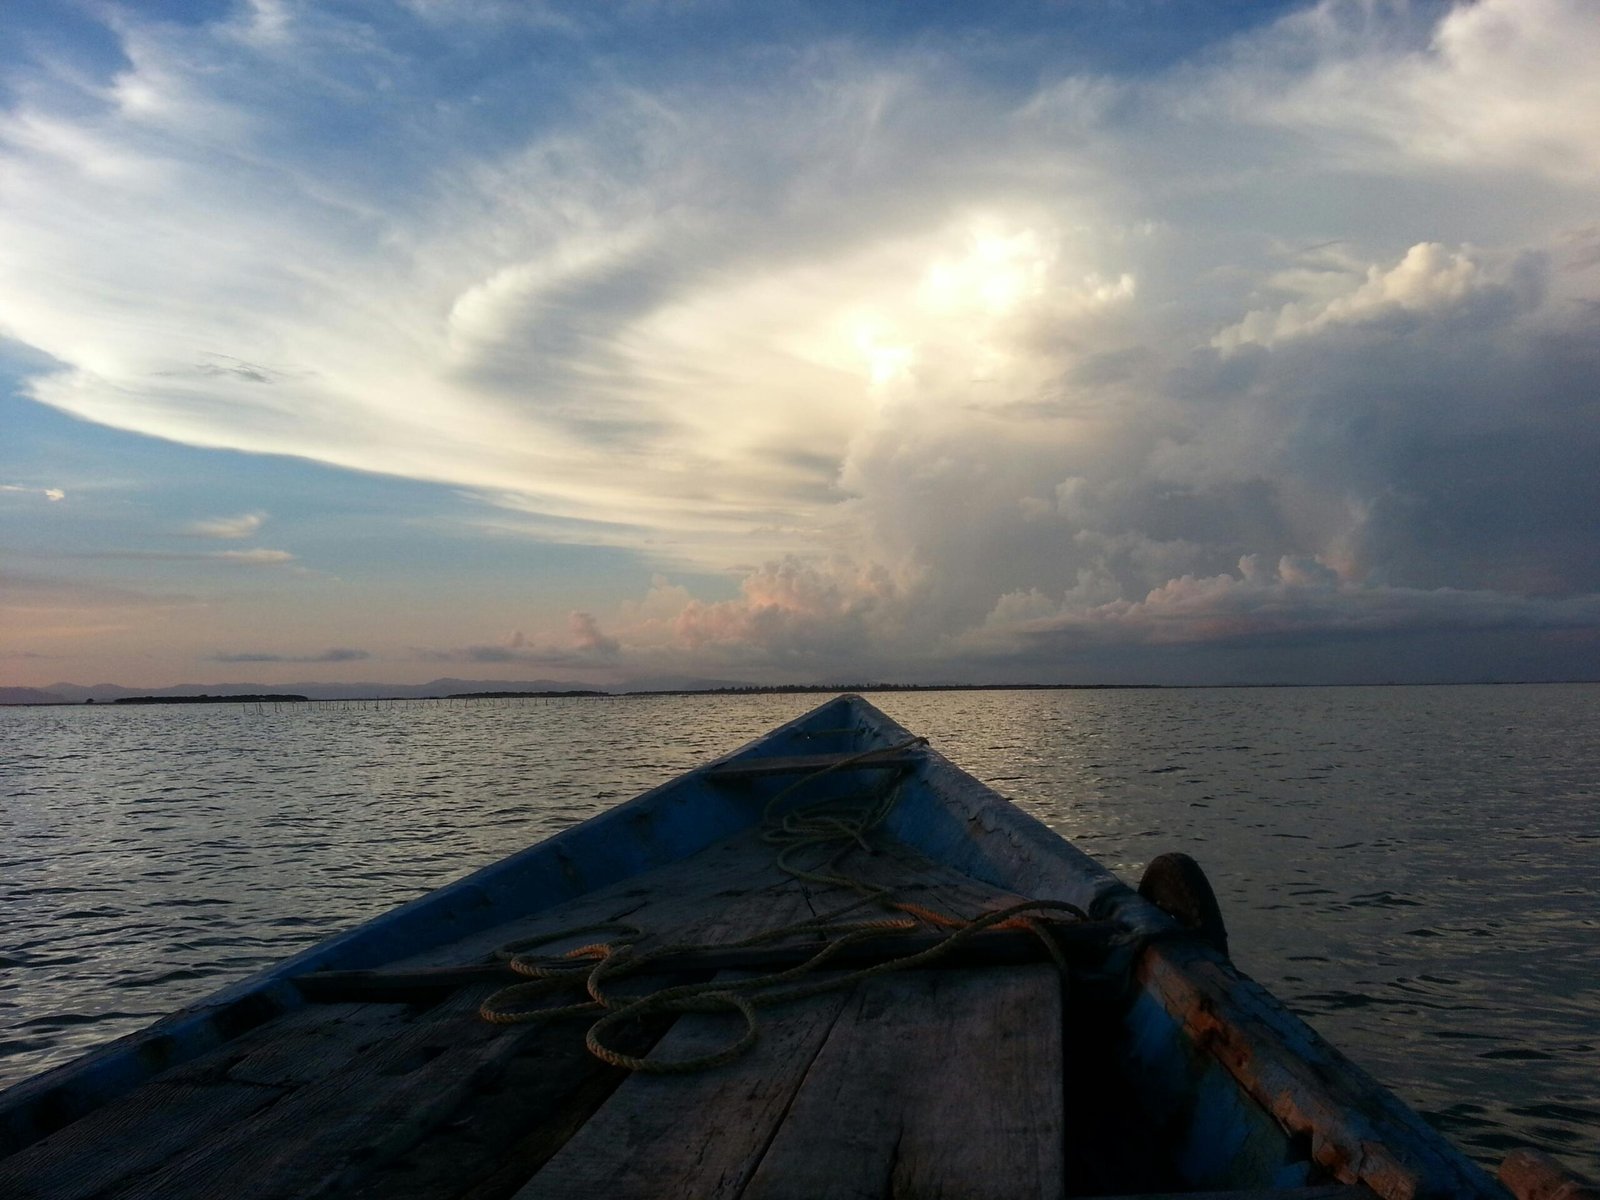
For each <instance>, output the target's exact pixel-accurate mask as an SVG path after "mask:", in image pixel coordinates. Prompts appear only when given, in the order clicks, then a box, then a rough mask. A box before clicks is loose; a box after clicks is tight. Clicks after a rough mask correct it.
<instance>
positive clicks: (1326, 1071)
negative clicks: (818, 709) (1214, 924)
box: [1136, 942, 1492, 1200]
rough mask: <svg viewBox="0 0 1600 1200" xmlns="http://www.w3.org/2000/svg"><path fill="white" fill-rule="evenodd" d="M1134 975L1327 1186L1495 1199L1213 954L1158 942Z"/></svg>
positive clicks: (1415, 1121) (1468, 1167)
mask: <svg viewBox="0 0 1600 1200" xmlns="http://www.w3.org/2000/svg"><path fill="white" fill-rule="evenodd" d="M1136 974H1137V977H1138V979H1139V982H1140V983H1141V985H1142V986H1143V987H1144V988H1146V989H1147V990H1148V991H1149V992H1150V993H1151V994H1152V995H1153V996H1155V997H1157V998H1158V999H1159V1001H1160V1002H1161V1004H1162V1005H1163V1006H1164V1007H1165V1008H1166V1011H1167V1012H1168V1014H1170V1016H1171V1018H1172V1019H1173V1021H1174V1022H1176V1023H1177V1025H1178V1026H1179V1027H1180V1028H1181V1029H1182V1030H1183V1032H1184V1034H1185V1036H1186V1037H1187V1038H1188V1039H1189V1040H1190V1041H1191V1042H1192V1043H1193V1044H1195V1045H1197V1046H1203V1047H1205V1048H1206V1049H1207V1051H1208V1052H1209V1053H1210V1055H1211V1056H1212V1057H1214V1058H1215V1060H1216V1061H1217V1062H1218V1063H1220V1064H1221V1065H1222V1066H1223V1067H1224V1068H1225V1069H1226V1070H1227V1071H1228V1073H1229V1074H1230V1075H1232V1077H1233V1078H1234V1080H1235V1081H1236V1083H1237V1084H1238V1086H1239V1087H1240V1088H1242V1089H1243V1090H1244V1094H1245V1095H1247V1096H1251V1097H1254V1099H1255V1101H1256V1103H1258V1104H1259V1105H1260V1106H1261V1107H1262V1108H1263V1109H1264V1110H1265V1111H1267V1112H1269V1113H1271V1114H1272V1115H1273V1116H1274V1117H1275V1118H1276V1119H1277V1120H1278V1122H1279V1123H1280V1124H1281V1125H1282V1126H1283V1127H1284V1128H1285V1129H1287V1130H1288V1131H1289V1132H1290V1133H1291V1134H1294V1135H1297V1136H1300V1137H1304V1138H1306V1139H1308V1140H1309V1143H1310V1147H1311V1157H1312V1160H1313V1161H1314V1162H1315V1163H1316V1164H1317V1165H1318V1166H1319V1167H1320V1168H1321V1169H1322V1170H1323V1171H1325V1172H1327V1173H1328V1174H1329V1175H1331V1176H1333V1178H1334V1179H1336V1180H1338V1181H1339V1182H1342V1183H1361V1184H1364V1185H1366V1186H1367V1187H1368V1188H1370V1189H1371V1190H1372V1191H1373V1193H1375V1194H1376V1195H1377V1196H1379V1197H1382V1198H1383V1200H1423V1198H1429V1200H1431V1198H1435V1197H1436V1198H1438V1200H1445V1198H1447V1197H1464V1196H1482V1195H1488V1194H1492V1193H1491V1192H1489V1191H1488V1190H1487V1189H1486V1187H1485V1186H1484V1184H1485V1183H1486V1181H1484V1180H1481V1179H1480V1178H1478V1176H1477V1169H1476V1168H1475V1167H1474V1166H1473V1165H1472V1164H1470V1163H1468V1162H1466V1161H1465V1160H1458V1159H1457V1158H1456V1157H1455V1155H1454V1154H1453V1153H1452V1152H1451V1150H1450V1148H1449V1147H1448V1145H1447V1144H1445V1143H1443V1142H1442V1141H1440V1140H1439V1139H1438V1138H1436V1137H1435V1136H1433V1135H1432V1131H1431V1130H1429V1129H1428V1128H1427V1127H1426V1125H1424V1124H1423V1122H1422V1119H1421V1118H1420V1117H1419V1116H1417V1115H1416V1114H1415V1113H1414V1112H1412V1111H1411V1110H1410V1109H1407V1108H1406V1107H1405V1106H1404V1105H1402V1104H1401V1103H1400V1101H1399V1100H1398V1099H1396V1098H1395V1097H1394V1096H1393V1095H1391V1094H1390V1093H1388V1092H1386V1091H1384V1090H1383V1089H1382V1088H1380V1087H1379V1086H1378V1085H1377V1084H1376V1083H1375V1082H1374V1081H1373V1080H1372V1079H1371V1077H1370V1076H1368V1075H1367V1074H1366V1072H1364V1071H1362V1070H1361V1069H1360V1068H1359V1067H1357V1066H1356V1065H1355V1064H1354V1063H1352V1062H1350V1061H1349V1060H1348V1059H1345V1058H1344V1057H1342V1056H1341V1055H1339V1054H1338V1053H1337V1052H1336V1051H1335V1050H1333V1048H1332V1047H1330V1046H1329V1045H1328V1044H1327V1043H1326V1042H1324V1041H1323V1040H1322V1039H1321V1038H1320V1037H1318V1036H1317V1035H1316V1034H1315V1033H1314V1032H1313V1031H1312V1030H1311V1029H1310V1028H1308V1027H1307V1026H1305V1025H1302V1024H1300V1023H1299V1022H1298V1021H1296V1020H1295V1019H1294V1018H1293V1017H1291V1016H1290V1015H1289V1014H1288V1013H1287V1012H1285V1011H1284V1010H1283V1008H1282V1007H1281V1006H1280V1005H1279V1004H1278V1003H1277V1002H1276V1001H1274V1000H1273V998H1272V997H1271V996H1270V995H1268V994H1267V993H1266V991H1265V990H1264V989H1263V988H1262V987H1261V986H1260V985H1259V984H1257V983H1255V982H1254V981H1253V980H1251V979H1250V978H1248V977H1247V976H1245V975H1243V974H1242V973H1241V972H1239V971H1238V970H1236V969H1235V968H1234V967H1233V966H1232V964H1230V963H1227V962H1225V961H1224V960H1222V959H1221V958H1220V957H1218V956H1217V955H1216V954H1215V953H1214V952H1213V951H1211V950H1208V949H1206V948H1204V947H1201V946H1198V945H1186V944H1184V943H1183V942H1172V943H1160V944H1156V945H1153V946H1151V947H1150V948H1149V949H1147V950H1146V951H1145V953H1144V955H1143V957H1142V958H1141V959H1140V962H1139V966H1138V970H1137V972H1136ZM1491 1186H1492V1185H1491Z"/></svg>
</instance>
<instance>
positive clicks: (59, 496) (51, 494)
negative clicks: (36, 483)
mask: <svg viewBox="0 0 1600 1200" xmlns="http://www.w3.org/2000/svg"><path fill="white" fill-rule="evenodd" d="M0 492H11V493H13V494H15V495H24V496H27V495H33V496H43V497H44V498H45V499H46V500H49V501H50V502H51V503H54V502H56V501H58V500H65V499H66V498H67V493H66V492H64V491H62V490H61V489H60V488H55V487H24V486H23V485H21V484H18V483H0Z"/></svg>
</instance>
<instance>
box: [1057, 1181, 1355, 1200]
mask: <svg viewBox="0 0 1600 1200" xmlns="http://www.w3.org/2000/svg"><path fill="white" fill-rule="evenodd" d="M1085 1200H1373V1196H1372V1193H1371V1192H1369V1191H1368V1190H1367V1189H1366V1188H1364V1187H1362V1186H1360V1185H1359V1184H1351V1183H1324V1184H1313V1185H1312V1186H1310V1187H1295V1188H1248V1189H1246V1190H1244V1191H1228V1192H1136V1193H1117V1194H1115V1195H1112V1194H1109V1193H1108V1194H1106V1195H1104V1196H1095V1197H1086V1198H1085Z"/></svg>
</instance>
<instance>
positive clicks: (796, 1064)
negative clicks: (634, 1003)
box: [516, 990, 847, 1200]
mask: <svg viewBox="0 0 1600 1200" xmlns="http://www.w3.org/2000/svg"><path fill="white" fill-rule="evenodd" d="M846 996H847V993H846V992H844V991H842V990H841V991H839V992H834V993H829V994H825V995H822V996H817V997H814V998H812V999H810V1000H805V1001H801V1002H799V1003H797V1004H793V1005H788V1006H785V1007H783V1008H778V1009H770V1010H763V1011H762V1013H761V1038H760V1040H759V1041H758V1042H757V1043H756V1045H755V1047H754V1048H753V1049H752V1050H751V1051H750V1053H748V1054H747V1055H745V1056H744V1057H743V1058H741V1059H739V1060H737V1061H736V1062H732V1063H729V1064H727V1065H726V1066H722V1067H718V1068H716V1069H714V1070H710V1071H703V1072H699V1073H697V1074H692V1075H635V1076H633V1077H632V1078H630V1079H629V1080H627V1081H626V1082H625V1083H624V1084H623V1085H622V1086H621V1087H620V1088H618V1089H617V1090H616V1092H615V1093H614V1094H613V1095H612V1096H611V1098H610V1099H609V1100H608V1101H607V1102H606V1103H605V1104H604V1105H603V1106H602V1107H601V1108H600V1110H599V1111H598V1112H597V1113H595V1114H594V1116H593V1117H591V1118H590V1120H589V1122H588V1123H587V1124H586V1125H584V1127H583V1128H582V1129H581V1130H579V1131H578V1132H577V1133H576V1134H574V1135H573V1137H572V1139H571V1140H570V1141H569V1142H567V1144H566V1145H565V1146H563V1147H562V1148H561V1150H560V1152H559V1153H557V1154H556V1155H555V1156H554V1157H553V1158H552V1159H551V1160H550V1161H549V1162H548V1163H546V1164H545V1166H544V1168H543V1169H542V1170H540V1171H539V1173H538V1174H536V1175H535V1176H533V1178H532V1180H531V1181H530V1182H529V1183H528V1184H527V1186H526V1187H524V1188H523V1189H522V1190H520V1191H519V1192H517V1193H516V1200H569V1198H570V1200H593V1198H594V1197H597V1196H604V1197H606V1198H607V1200H656V1198H658V1197H679V1196H681V1197H694V1198H695V1200H721V1198H724V1197H729V1198H731V1197H736V1196H738V1195H740V1193H741V1191H742V1190H743V1188H744V1186H745V1184H746V1183H747V1182H748V1180H749V1178H750V1174H751V1172H752V1171H753V1170H754V1169H755V1165H756V1161H757V1159H758V1158H759V1156H760V1154H761V1151H762V1149H763V1148H764V1147H765V1146H766V1145H767V1143H768V1142H769V1141H770V1140H771V1138H772V1133H773V1130H774V1129H776V1128H777V1126H778V1123H779V1122H780V1121H781V1120H782V1119H783V1115H784V1113H785V1111H786V1110H787V1109H788V1106H789V1103H790V1100H791V1098H792V1097H793V1095H794V1092H795V1089H796V1088H797V1087H798V1086H799V1084H800V1080H801V1079H802V1078H803V1077H804V1075H805V1072H806V1069H807V1067H808V1066H809V1065H810V1063H811V1060H812V1058H813V1057H814V1056H815V1055H816V1052H817V1050H818V1048H820V1047H821V1045H822V1043H823V1041H824V1039H825V1038H826V1037H827V1034H828V1029H829V1028H830V1027H831V1026H832V1024H833V1022H834V1019H835V1018H836V1017H837V1016H838V1015H839V1011H840V1010H841V1009H842V1008H843V1007H844V1004H845V1000H846ZM739 1030H740V1025H739V1019H738V1017H737V1016H734V1017H720V1016H710V1015H704V1016H702V1015H698V1014H691V1015H689V1016H685V1017H680V1018H679V1020H678V1023H677V1024H676V1025H674V1026H673V1028H672V1031H671V1032H670V1033H668V1034H667V1036H666V1037H664V1038H663V1039H662V1040H661V1042H660V1044H659V1045H658V1046H657V1047H656V1049H655V1051H654V1053H653V1054H652V1057H662V1058H667V1059H674V1060H680V1059H685V1058H690V1057H693V1056H696V1055H701V1054H708V1053H712V1052H714V1051H716V1050H719V1049H721V1048H722V1047H723V1046H725V1045H727V1044H728V1042H729V1041H730V1040H732V1039H733V1038H735V1037H737V1036H738V1034H739Z"/></svg>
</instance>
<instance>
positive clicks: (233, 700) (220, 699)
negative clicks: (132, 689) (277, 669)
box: [111, 693, 310, 704]
mask: <svg viewBox="0 0 1600 1200" xmlns="http://www.w3.org/2000/svg"><path fill="white" fill-rule="evenodd" d="M309 699H310V697H308V696H290V695H281V696H280V695H275V694H270V693H263V694H260V695H249V696H243V695H240V696H121V697H119V698H118V699H116V700H113V701H112V702H111V703H113V704H295V703H300V704H303V703H305V702H307V701H308V700H309Z"/></svg>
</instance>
